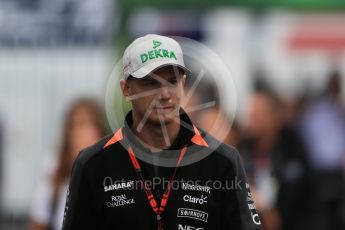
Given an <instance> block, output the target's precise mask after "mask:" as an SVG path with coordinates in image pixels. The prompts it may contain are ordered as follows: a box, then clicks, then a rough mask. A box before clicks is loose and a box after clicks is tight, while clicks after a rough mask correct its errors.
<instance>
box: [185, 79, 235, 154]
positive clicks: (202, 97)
mask: <svg viewBox="0 0 345 230" xmlns="http://www.w3.org/2000/svg"><path fill="white" fill-rule="evenodd" d="M191 81H193V80H189V81H188V80H187V81H186V86H185V94H188V95H189V92H190V89H191V87H192V84H194V82H191ZM182 100H183V102H182V104H183V107H184V108H185V109H186V111H188V114H189V116H190V118H191V119H192V121H193V122H194V123H195V124H196V125H197V126H198V127H199V128H201V129H203V130H205V131H206V132H208V133H209V134H211V135H212V136H213V137H215V138H216V139H217V140H219V141H221V142H223V143H225V144H228V145H232V146H235V147H237V145H238V143H239V138H240V137H239V136H240V135H239V131H240V130H239V127H238V125H237V123H234V124H231V119H230V118H229V116H228V114H227V113H226V112H225V111H224V110H223V109H222V108H221V107H220V105H219V96H218V92H217V87H216V85H215V84H214V83H213V82H211V81H209V80H201V82H199V85H198V87H197V88H196V89H195V90H194V92H193V93H192V94H191V97H189V98H188V100H186V99H182ZM189 111H190V112H189ZM230 128H231V130H230Z"/></svg>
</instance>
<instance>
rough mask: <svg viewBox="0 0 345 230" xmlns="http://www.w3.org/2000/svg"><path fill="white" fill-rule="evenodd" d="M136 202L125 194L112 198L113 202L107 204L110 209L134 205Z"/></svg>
mask: <svg viewBox="0 0 345 230" xmlns="http://www.w3.org/2000/svg"><path fill="white" fill-rule="evenodd" d="M134 203H135V200H134V199H132V198H127V196H126V195H125V194H123V195H119V196H111V201H110V202H107V203H106V205H107V207H108V208H114V207H120V206H125V205H131V204H134Z"/></svg>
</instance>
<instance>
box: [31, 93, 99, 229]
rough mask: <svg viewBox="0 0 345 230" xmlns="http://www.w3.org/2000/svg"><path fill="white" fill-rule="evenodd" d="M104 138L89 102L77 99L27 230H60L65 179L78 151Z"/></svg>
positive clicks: (94, 106)
mask: <svg viewBox="0 0 345 230" xmlns="http://www.w3.org/2000/svg"><path fill="white" fill-rule="evenodd" d="M103 135H104V130H103V124H102V113H101V110H100V107H99V105H98V104H97V103H96V102H95V101H94V100H91V99H86V98H83V99H79V100H77V101H76V102H75V103H73V104H72V106H71V107H70V109H69V111H68V113H67V114H66V117H65V122H64V127H63V137H62V144H61V148H60V151H59V154H58V156H57V159H56V160H55V161H53V162H49V163H50V164H49V165H46V168H47V170H46V171H45V172H44V178H43V181H41V184H40V186H39V187H38V189H37V192H36V194H35V198H34V200H33V205H32V208H31V213H30V223H29V229H30V230H48V229H55V230H57V229H61V227H62V220H63V212H64V207H65V198H66V193H67V188H68V184H69V176H70V173H71V168H72V164H73V161H74V159H75V158H76V157H77V154H78V153H79V151H80V150H81V149H83V148H85V147H87V146H89V145H91V144H94V143H95V142H97V141H98V140H99V139H100V138H101V137H102V136H103Z"/></svg>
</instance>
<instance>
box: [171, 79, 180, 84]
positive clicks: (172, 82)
mask: <svg viewBox="0 0 345 230" xmlns="http://www.w3.org/2000/svg"><path fill="white" fill-rule="evenodd" d="M169 82H170V84H173V85H176V84H177V83H178V81H177V80H176V79H173V80H170V81H169Z"/></svg>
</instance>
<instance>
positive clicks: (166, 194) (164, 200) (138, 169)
mask: <svg viewBox="0 0 345 230" xmlns="http://www.w3.org/2000/svg"><path fill="white" fill-rule="evenodd" d="M186 151H187V146H184V147H183V149H182V150H181V152H180V156H179V158H178V161H177V164H176V167H175V169H174V172H173V174H172V177H171V179H170V181H169V184H168V187H167V189H166V190H165V192H164V194H163V197H162V199H161V203H160V206H159V207H158V204H157V201H156V200H155V198H154V196H153V194H152V190H151V188H149V187H148V186H147V184H146V183H145V181H144V177H143V173H142V170H141V167H140V165H139V162H138V160H137V158H136V156H135V154H134V152H133V149H132V148H131V147H129V148H128V155H129V157H130V159H131V162H132V164H133V167H134V168H135V171H136V173H137V174H138V176H139V178H140V180H141V182H142V184H143V188H144V191H145V194H146V196H147V199H148V200H149V203H150V205H151V207H152V209H153V211H154V212H155V213H156V216H157V222H158V230H163V225H162V214H163V212H164V211H165V208H166V205H167V203H168V199H169V196H170V191H171V186H172V183H173V181H174V178H175V174H176V171H177V168H178V167H179V165H180V163H181V161H182V159H183V157H184V155H185V153H186Z"/></svg>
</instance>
